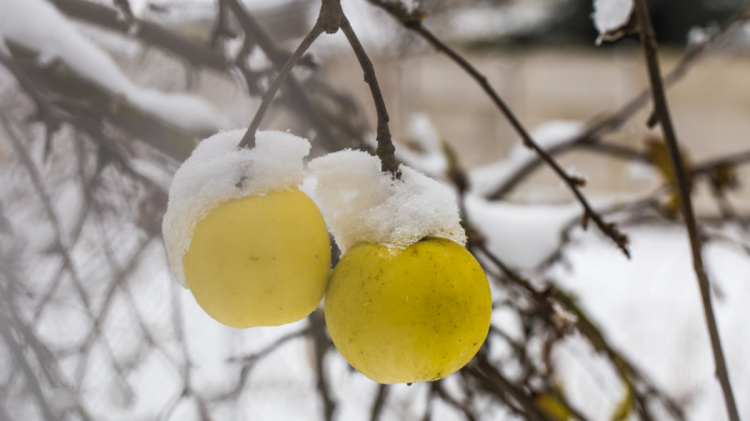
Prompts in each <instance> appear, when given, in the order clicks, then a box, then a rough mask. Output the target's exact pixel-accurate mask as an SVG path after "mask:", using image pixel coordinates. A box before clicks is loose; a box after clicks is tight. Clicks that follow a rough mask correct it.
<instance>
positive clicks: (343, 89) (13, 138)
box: [0, 0, 750, 421]
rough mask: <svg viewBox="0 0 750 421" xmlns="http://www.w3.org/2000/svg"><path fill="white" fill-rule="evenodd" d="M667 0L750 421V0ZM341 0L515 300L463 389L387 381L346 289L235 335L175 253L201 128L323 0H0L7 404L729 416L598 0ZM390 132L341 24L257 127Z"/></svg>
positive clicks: (407, 156)
mask: <svg viewBox="0 0 750 421" xmlns="http://www.w3.org/2000/svg"><path fill="white" fill-rule="evenodd" d="M379 4H380V5H381V6H382V5H387V4H397V5H398V6H399V8H398V9H388V8H387V7H379V6H378V5H379ZM649 4H650V11H651V14H652V18H653V21H654V25H655V29H656V34H657V38H658V40H659V43H660V58H661V61H662V70H663V72H664V74H665V75H666V76H665V81H666V83H667V85H668V86H669V91H668V99H669V102H670V108H671V110H672V113H673V119H674V122H675V126H676V129H677V134H678V136H679V140H680V142H681V144H682V147H683V151H682V152H683V155H684V157H685V158H686V161H687V162H688V164H689V169H690V170H691V174H692V183H693V184H692V188H693V190H692V195H693V198H694V200H695V203H696V208H697V210H698V216H699V219H700V221H699V222H700V226H701V234H702V236H703V238H704V241H705V243H706V247H705V252H704V256H705V258H706V260H707V267H708V271H709V275H710V276H711V279H712V281H713V283H712V288H713V289H712V293H713V297H714V299H715V305H716V314H717V318H718V323H719V328H720V333H721V335H722V340H723V343H724V347H725V352H726V355H727V361H728V366H729V371H730V378H731V380H732V382H733V386H734V387H735V397H736V398H737V403H738V406H739V410H740V413H741V414H742V415H743V417H744V418H749V417H750V380H749V379H750V359H748V355H750V336H749V335H748V333H747V322H746V321H747V320H748V318H750V310H748V309H747V306H746V305H745V301H744V300H745V299H747V297H749V296H750V259H749V258H748V257H750V256H749V254H750V235H749V234H748V227H750V225H748V224H749V223H750V220H749V219H748V218H749V217H750V191H748V187H747V180H748V177H749V176H750V172H749V170H748V168H747V166H744V164H745V163H746V162H747V161H749V160H750V147H749V146H748V145H749V143H748V141H747V139H748V138H747V135H748V133H749V132H750V130H749V126H748V124H749V123H748V122H749V121H750V78H748V77H747V74H748V70H750V26H748V25H746V21H747V19H748V16H750V15H748V14H747V10H746V6H747V5H746V2H745V1H741V0H691V1H685V0H654V1H650V2H649ZM342 5H343V7H344V11H345V13H346V14H347V16H348V18H349V20H350V21H351V22H352V26H353V28H354V30H355V31H356V32H357V33H358V35H359V36H360V37H361V39H362V42H363V44H364V46H365V48H366V50H367V52H368V54H369V55H370V57H371V58H372V60H373V62H374V66H375V70H376V73H377V77H378V80H379V82H380V85H381V88H382V90H383V96H384V98H385V101H386V105H387V107H388V112H389V115H390V119H391V131H392V133H393V136H394V141H395V142H396V148H397V157H398V158H399V159H400V160H402V161H403V162H405V163H407V164H409V165H411V166H413V167H415V168H417V169H418V170H420V171H423V172H425V173H426V174H428V175H430V176H432V177H434V178H436V179H438V180H440V181H442V182H444V183H446V184H447V185H450V186H454V187H456V180H468V188H467V189H465V190H462V189H459V188H456V191H457V193H459V194H460V198H461V205H462V209H463V211H464V213H465V217H466V222H467V224H469V225H470V226H472V227H473V228H474V229H475V230H476V232H477V234H478V235H479V237H477V238H481V241H480V240H477V241H475V242H473V243H472V244H470V247H471V248H470V249H471V251H472V252H474V254H475V255H476V256H477V257H478V259H479V260H480V262H481V263H482V264H483V266H484V267H485V271H486V273H487V275H488V278H489V280H490V282H491V286H492V290H493V300H494V311H493V322H492V328H491V330H490V335H489V336H488V340H487V342H486V343H485V345H484V346H483V348H482V350H481V351H480V353H479V354H478V355H477V357H476V358H475V359H474V360H473V361H472V362H471V363H470V364H469V365H468V366H467V367H466V368H465V369H464V370H461V371H460V372H459V373H456V374H453V375H451V376H449V377H448V378H446V379H444V380H441V381H439V382H433V383H424V384H414V385H411V386H407V385H403V384H401V385H391V386H382V385H378V384H376V383H374V382H372V381H370V380H369V379H367V378H365V377H364V376H362V375H361V374H359V373H357V372H356V371H354V370H353V369H351V367H349V366H348V364H347V363H346V362H345V361H344V360H343V359H342V358H341V357H340V356H339V355H338V353H337V351H336V350H335V348H333V346H332V344H331V342H330V339H329V337H328V336H327V333H326V331H325V325H324V321H323V316H322V305H321V307H320V308H319V309H318V310H317V311H316V312H315V313H313V315H311V316H310V317H309V318H307V319H305V320H303V321H300V322H297V323H294V324H292V325H287V326H283V327H274V328H253V329H248V330H244V331H240V330H236V329H231V328H228V327H225V326H223V325H220V324H219V323H218V322H215V321H214V320H212V319H210V318H209V317H208V316H207V315H206V314H205V313H203V312H202V311H201V310H200V308H199V307H198V306H197V304H196V303H195V301H194V299H193V298H192V296H191V294H190V292H189V291H188V290H186V289H183V288H182V287H180V286H179V285H178V284H177V283H176V282H175V281H174V279H173V277H172V275H171V274H170V273H169V268H168V265H167V261H166V253H165V251H164V246H163V239H162V234H161V220H162V216H163V214H164V211H165V209H166V205H167V202H168V191H169V185H170V181H171V178H172V176H173V174H174V172H175V171H176V169H177V168H178V167H179V165H180V163H181V162H182V161H183V160H184V159H186V158H187V157H188V156H189V154H190V152H191V150H192V149H193V148H194V146H195V145H196V143H197V142H199V141H200V140H201V139H203V138H206V137H208V136H210V135H211V134H214V133H216V132H218V131H220V130H224V129H233V128H244V127H246V126H247V125H248V124H249V122H250V121H251V119H252V117H253V115H254V113H255V110H256V109H257V107H258V106H259V104H260V98H261V95H262V93H263V92H265V90H266V89H267V88H268V86H269V85H270V83H271V82H272V81H273V78H274V77H275V75H276V72H277V70H278V69H279V68H280V67H281V66H283V64H284V63H285V62H286V60H287V59H288V58H289V56H290V52H291V51H293V50H294V49H295V48H296V46H297V45H298V43H299V41H300V39H301V38H302V37H303V36H304V35H305V34H306V33H307V31H308V30H309V28H310V27H311V26H312V24H313V23H314V21H315V19H316V17H317V13H318V9H319V6H320V4H319V2H317V1H310V0H288V1H282V0H243V1H242V2H238V1H236V0H221V1H214V0H181V1H177V0H23V1H22V0H0V41H2V42H0V163H1V164H0V300H2V303H1V304H0V336H1V337H2V340H0V421H5V420H37V419H39V420H68V419H70V420H77V419H81V420H100V419H101V420H317V419H336V420H360V419H362V420H377V419H380V420H415V419H419V420H428V419H436V420H464V419H467V420H485V419H487V420H489V419H492V420H497V419H502V420H515V419H532V420H537V419H539V420H544V419H548V420H568V419H587V420H607V419H610V420H626V419H643V420H649V419H659V420H661V419H676V420H680V419H690V420H705V419H711V420H721V419H726V410H725V408H724V403H723V398H722V395H721V391H720V389H719V386H718V382H716V380H715V377H714V365H713V359H712V355H711V350H710V345H709V340H708V335H707V333H706V327H705V322H704V316H703V312H702V308H701V302H700V298H699V294H698V288H697V284H696V281H695V275H694V274H693V272H692V263H691V261H690V249H689V247H688V243H687V237H686V234H685V231H684V227H683V226H682V225H681V222H680V217H679V211H678V208H677V207H676V205H675V204H676V197H677V196H676V194H675V193H674V191H673V186H672V184H671V183H672V182H673V180H674V179H673V178H672V176H671V175H670V174H671V172H670V171H671V167H670V164H669V163H668V162H667V161H666V158H665V152H666V149H665V147H664V146H663V145H664V144H663V142H662V140H661V138H660V131H659V129H658V126H657V127H656V128H654V129H650V128H649V127H648V125H647V121H648V120H649V117H650V114H651V105H650V101H649V99H648V98H649V97H648V96H647V94H646V95H644V94H642V92H644V89H647V88H648V79H647V74H646V69H645V61H644V59H643V53H642V51H641V47H640V41H639V39H638V37H637V35H633V34H625V35H624V36H623V37H622V38H619V39H617V40H615V41H613V42H603V43H600V44H599V43H597V38H598V37H599V33H598V32H597V30H596V28H595V26H594V24H593V22H592V18H591V15H592V13H593V11H594V9H593V3H592V1H591V0H495V1H490V0H423V1H421V2H416V1H408V0H403V1H401V2H395V3H389V2H381V1H376V0H373V1H365V0H343V1H342ZM388 10H403V11H407V12H408V13H412V14H413V16H419V19H420V20H419V22H420V23H421V25H422V26H423V27H424V28H427V30H429V31H431V33H434V34H435V36H436V37H437V38H438V39H440V40H441V41H442V42H444V43H446V45H448V46H449V47H450V48H453V49H455V50H456V51H457V52H458V53H459V54H460V55H461V56H462V57H464V58H465V59H466V60H468V61H469V62H470V63H472V64H473V65H474V66H475V67H476V68H477V69H478V70H479V71H480V72H481V73H482V74H483V75H484V76H486V78H487V81H488V82H489V84H490V85H491V86H492V87H494V89H495V90H496V91H497V93H499V95H500V96H501V97H502V98H503V99H504V100H505V102H506V103H507V104H508V105H509V107H510V108H511V109H512V110H513V112H514V113H515V115H516V116H517V117H518V119H519V120H520V121H521V123H522V124H523V125H524V127H525V128H526V129H527V130H529V131H530V133H531V134H532V137H533V138H534V139H535V140H536V141H537V142H538V143H539V144H540V145H542V146H543V147H545V149H547V150H548V151H549V152H550V153H551V154H552V155H554V156H555V157H556V158H557V159H558V160H559V162H560V164H561V166H562V167H563V168H564V169H565V170H566V171H567V172H568V173H569V174H571V175H577V176H580V177H583V178H584V179H585V180H586V186H585V187H584V188H583V189H582V191H583V193H584V194H585V195H586V197H587V198H588V199H589V200H590V201H591V203H592V204H593V206H594V207H595V208H596V209H597V210H598V211H599V212H600V213H601V214H602V215H603V217H604V218H605V219H606V220H607V222H615V223H617V224H618V226H619V227H620V228H621V229H622V230H623V231H624V232H625V233H626V234H627V235H628V236H629V237H630V245H629V250H630V254H631V257H630V258H629V259H628V258H626V257H625V256H624V255H623V253H622V252H621V251H620V250H618V248H617V247H616V246H615V245H614V244H613V243H612V241H611V240H609V239H608V238H606V237H605V236H604V235H602V234H601V232H600V231H599V230H598V229H596V227H595V226H594V225H593V224H589V225H590V226H589V227H588V229H586V230H584V229H582V228H581V215H582V209H581V206H580V205H579V203H578V202H577V201H576V200H575V198H574V197H573V195H572V194H571V192H570V190H569V189H567V188H566V187H565V186H564V185H563V184H562V182H561V180H560V178H559V177H558V176H557V175H555V174H554V173H553V172H552V171H551V170H550V169H549V168H547V167H546V166H545V165H544V164H540V161H539V159H538V158H536V157H535V155H533V154H532V153H531V152H529V151H527V150H526V149H525V148H524V147H523V146H522V145H521V143H520V141H519V136H518V134H517V133H516V132H515V131H514V129H513V128H512V126H511V125H510V124H509V123H508V122H507V120H506V119H505V118H504V117H503V115H502V114H501V113H500V112H499V111H498V110H497V108H496V107H495V105H494V104H493V103H492V101H491V100H490V98H489V97H488V96H487V94H486V93H485V92H483V90H482V89H481V88H480V87H479V85H478V84H477V83H476V81H474V80H472V79H471V78H470V77H468V76H467V75H466V73H464V72H463V71H462V70H461V68H460V67H459V66H457V65H456V64H455V63H454V62H452V61H450V60H449V59H448V58H447V57H446V55H445V54H441V53H438V52H437V51H436V50H435V49H434V48H433V47H432V46H431V45H429V44H428V43H427V42H426V41H425V39H424V38H423V37H421V36H420V35H419V34H418V33H416V32H414V31H410V30H409V29H407V28H406V27H405V26H404V25H403V24H402V23H400V22H399V21H398V19H395V18H394V16H393V15H392V14H390V13H389V12H388ZM375 124H376V116H375V110H374V106H373V105H372V97H371V96H370V92H369V89H368V88H367V85H366V84H365V83H363V75H362V71H361V69H360V67H359V64H358V62H357V61H356V59H355V58H354V55H353V53H352V52H351V50H350V48H349V47H348V44H347V43H346V39H345V38H344V36H343V35H342V34H335V35H324V36H323V37H321V38H320V39H318V40H317V41H316V42H315V44H314V45H313V46H312V48H311V49H310V51H309V52H308V53H307V54H306V55H305V56H304V57H303V58H302V60H301V61H300V62H299V63H298V65H297V66H296V68H295V70H294V72H293V73H292V77H291V79H290V80H289V81H287V83H286V84H285V85H284V87H283V89H282V90H281V93H280V95H279V96H278V98H277V100H276V101H275V102H274V105H272V107H271V109H270V111H269V113H268V114H267V115H266V117H265V118H264V120H263V124H262V125H261V128H264V129H277V130H291V132H292V133H295V134H297V135H300V136H304V137H307V138H309V139H310V140H311V142H312V145H313V151H312V153H311V156H312V157H316V156H320V155H323V154H325V153H327V152H331V151H335V150H339V149H342V148H347V147H348V148H363V149H368V150H371V149H372V148H373V144H374V143H373V142H374V138H375V134H374V128H375ZM456 174H460V176H458V177H457V176H456ZM314 184H315V175H314V174H310V175H309V176H308V179H307V180H306V182H305V186H304V189H305V191H306V192H308V193H309V194H311V195H313V196H314V191H313V189H312V186H314ZM459 187H460V186H459ZM333 263H335V262H333ZM513 274H520V275H521V276H522V278H523V279H521V280H519V279H517V278H516V277H514V275H513Z"/></svg>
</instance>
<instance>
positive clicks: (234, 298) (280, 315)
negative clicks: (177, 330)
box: [182, 188, 331, 328]
mask: <svg viewBox="0 0 750 421" xmlns="http://www.w3.org/2000/svg"><path fill="white" fill-rule="evenodd" d="M182 264H183V268H184V271H185V279H186V281H187V284H188V287H189V288H190V291H191V292H192V293H193V296H194V297H195V300H196V301H197V302H198V304H199V305H200V306H201V307H202V308H203V310H205V311H206V313H208V314H209V315H210V316H211V317H213V318H214V319H216V320H218V321H219V322H221V323H223V324H225V325H228V326H232V327H236V328H247V327H252V326H278V325H282V324H285V323H291V322H295V321H297V320H300V319H302V318H304V317H305V316H307V315H309V314H310V313H311V312H312V311H313V310H314V309H315V307H316V306H317V305H318V304H319V303H320V300H321V299H322V298H323V294H324V292H325V289H326V284H327V282H328V275H329V273H330V264H331V246H330V241H329V238H328V231H327V229H326V225H325V222H324V221H323V216H322V215H321V214H320V210H318V207H317V206H316V205H315V203H314V202H313V201H312V200H311V199H310V198H309V197H308V196H307V195H306V194H305V193H303V192H301V191H300V190H299V189H296V188H293V189H289V190H283V191H277V192H271V193H268V194H266V195H263V196H247V197H244V198H241V199H236V200H231V201H229V202H226V203H223V204H221V205H219V206H218V207H217V208H215V209H213V210H212V211H211V212H210V213H209V214H208V215H207V216H206V217H205V218H203V219H202V220H200V221H199V222H198V223H197V224H196V226H195V229H194V231H193V237H192V239H191V241H190V246H189V248H188V250H187V252H186V253H185V255H184V256H183V258H182Z"/></svg>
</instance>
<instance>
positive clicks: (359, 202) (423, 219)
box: [310, 150, 466, 253]
mask: <svg viewBox="0 0 750 421" xmlns="http://www.w3.org/2000/svg"><path fill="white" fill-rule="evenodd" d="M310 168H312V169H313V170H315V171H316V172H317V173H318V185H317V186H316V188H315V195H316V196H317V198H318V202H319V204H320V206H321V210H322V211H323V216H324V217H325V219H326V223H327V224H328V227H329V229H330V230H331V232H332V233H333V236H334V238H335V240H336V244H338V246H339V248H340V249H341V252H342V253H346V251H347V250H349V249H350V248H351V247H352V246H354V245H355V244H357V243H359V242H368V243H375V244H381V245H384V246H387V247H392V248H399V249H404V248H406V247H408V246H409V245H411V244H413V243H416V242H417V241H419V240H421V239H423V238H425V237H428V236H432V237H441V238H446V239H449V240H452V241H454V242H456V243H458V244H461V245H464V244H466V234H465V232H464V229H463V227H462V226H461V220H460V218H459V214H458V206H457V204H456V197H455V195H454V194H453V191H452V190H451V189H450V188H448V187H447V186H445V185H443V184H441V183H439V182H438V181H435V180H433V179H431V178H429V177H427V176H425V175H424V174H421V173H419V172H417V171H415V170H413V169H412V168H409V167H407V166H405V165H401V166H400V167H399V169H400V171H401V178H400V179H394V178H393V177H391V174H388V173H383V172H381V171H380V160H379V159H378V158H377V157H374V156H372V155H370V154H368V153H366V152H363V151H354V150H344V151H339V152H335V153H332V154H328V155H326V156H324V157H321V158H317V159H314V160H312V161H311V162H310Z"/></svg>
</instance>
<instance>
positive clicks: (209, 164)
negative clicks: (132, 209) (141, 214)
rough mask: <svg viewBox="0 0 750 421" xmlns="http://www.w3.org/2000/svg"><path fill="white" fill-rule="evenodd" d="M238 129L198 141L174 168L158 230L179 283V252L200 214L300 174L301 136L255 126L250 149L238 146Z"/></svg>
mask: <svg viewBox="0 0 750 421" xmlns="http://www.w3.org/2000/svg"><path fill="white" fill-rule="evenodd" d="M243 134H244V130H233V131H227V132H222V133H219V134H217V135H214V136H212V137H209V138H208V139H206V140H204V141H202V142H201V143H200V144H199V145H198V147H197V148H196V149H195V150H194V151H193V154H192V155H191V156H190V158H188V159H187V160H186V161H185V162H184V163H183V164H182V166H181V167H180V169H179V170H177V172H176V173H175V176H174V179H173V181H172V186H171V187H170V189H169V204H168V206H167V213H166V214H165V215H164V222H163V225H162V229H163V231H164V240H165V242H166V243H167V246H168V250H167V251H168V254H169V261H170V266H171V268H172V272H173V273H174V275H175V277H176V279H177V282H179V283H180V285H182V286H184V287H187V283H186V282H185V274H184V272H183V268H182V256H183V255H184V254H185V252H186V251H187V249H188V247H189V245H190V240H191V238H192V233H193V228H194V227H195V224H196V223H197V222H198V221H199V220H200V219H201V218H203V217H204V216H205V215H207V214H208V213H209V212H210V211H211V210H212V209H214V208H216V207H217V206H218V205H219V204H221V203H224V202H227V201H229V200H232V199H239V198H242V197H245V196H251V195H255V196H258V195H264V194H267V193H269V192H272V191H281V190H285V189H288V188H290V187H297V186H299V185H300V184H302V181H303V179H304V177H305V171H304V167H303V165H302V158H304V157H305V156H307V154H308V153H309V151H310V143H309V142H308V141H307V140H306V139H303V138H301V137H297V136H294V135H292V134H289V133H283V132H272V131H267V132H263V131H261V132H258V133H257V134H256V146H255V148H253V149H246V148H238V147H237V145H238V144H239V142H240V139H241V138H242V135H243Z"/></svg>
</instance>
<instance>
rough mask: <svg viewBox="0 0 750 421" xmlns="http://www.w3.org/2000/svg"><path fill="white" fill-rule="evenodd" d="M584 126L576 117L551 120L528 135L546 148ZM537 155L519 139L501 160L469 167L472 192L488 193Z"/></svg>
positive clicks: (573, 134) (557, 143)
mask: <svg viewBox="0 0 750 421" xmlns="http://www.w3.org/2000/svg"><path fill="white" fill-rule="evenodd" d="M583 129H584V125H583V123H581V122H579V121H569V120H551V121H548V122H545V123H543V124H541V125H539V126H538V127H536V128H535V129H534V130H532V131H531V132H530V133H529V135H530V136H531V138H532V139H534V141H535V142H536V144H537V145H539V146H540V147H541V148H542V149H545V150H549V149H551V148H553V147H555V146H557V145H559V144H561V143H565V142H566V141H568V140H569V139H571V138H573V137H575V136H577V135H578V134H580V133H581V131H583ZM536 157H537V154H536V152H534V151H533V150H531V149H529V148H527V147H526V146H524V144H523V143H521V142H520V141H518V142H517V143H516V144H515V145H514V146H513V148H511V150H510V152H509V153H508V156H507V158H505V159H504V160H502V161H498V162H495V163H492V164H489V165H485V166H482V167H478V168H475V169H473V170H471V171H469V181H470V188H471V190H472V192H474V193H476V194H480V195H486V194H489V193H490V192H492V191H493V190H494V189H495V188H496V187H497V186H499V185H501V184H502V183H504V182H505V181H506V180H507V179H508V178H509V177H510V176H512V175H513V174H515V173H516V171H518V170H519V169H520V168H521V167H523V166H524V165H526V164H528V163H529V162H531V161H533V160H534V159H535V158H536Z"/></svg>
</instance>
